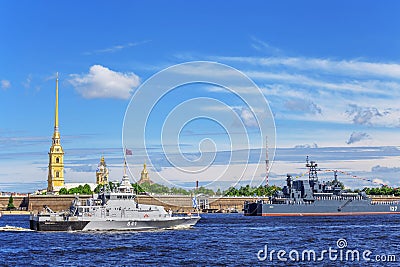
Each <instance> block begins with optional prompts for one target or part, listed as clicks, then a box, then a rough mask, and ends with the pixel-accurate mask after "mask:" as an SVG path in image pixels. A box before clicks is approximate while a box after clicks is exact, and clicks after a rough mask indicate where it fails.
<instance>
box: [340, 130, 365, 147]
mask: <svg viewBox="0 0 400 267" xmlns="http://www.w3.org/2000/svg"><path fill="white" fill-rule="evenodd" d="M365 139H370V136H369V134H367V133H363V132H352V134H351V135H350V138H349V140H347V142H346V144H348V145H350V144H354V143H357V142H360V141H361V140H365Z"/></svg>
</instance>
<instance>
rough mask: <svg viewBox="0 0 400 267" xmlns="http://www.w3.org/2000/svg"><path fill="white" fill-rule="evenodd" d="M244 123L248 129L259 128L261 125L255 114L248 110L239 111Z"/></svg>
mask: <svg viewBox="0 0 400 267" xmlns="http://www.w3.org/2000/svg"><path fill="white" fill-rule="evenodd" d="M237 112H238V114H239V116H240V118H241V119H242V122H243V123H244V125H246V126H247V127H258V126H259V124H258V123H257V121H256V119H255V117H254V114H253V113H252V112H251V111H250V110H249V109H248V108H241V109H240V110H237Z"/></svg>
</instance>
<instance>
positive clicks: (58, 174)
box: [47, 73, 64, 193]
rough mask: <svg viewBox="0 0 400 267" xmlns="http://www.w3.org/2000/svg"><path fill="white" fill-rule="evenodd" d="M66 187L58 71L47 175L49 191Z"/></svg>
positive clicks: (56, 190)
mask: <svg viewBox="0 0 400 267" xmlns="http://www.w3.org/2000/svg"><path fill="white" fill-rule="evenodd" d="M63 187H64V151H63V148H62V146H61V143H60V132H59V130H58V73H57V78H56V108H55V116H54V133H53V138H52V144H51V147H50V152H49V172H48V175H47V192H53V193H55V192H58V191H59V190H60V189H61V188H63Z"/></svg>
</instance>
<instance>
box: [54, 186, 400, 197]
mask: <svg viewBox="0 0 400 267" xmlns="http://www.w3.org/2000/svg"><path fill="white" fill-rule="evenodd" d="M118 186H119V184H115V183H112V182H110V183H109V184H108V185H107V187H108V188H109V189H111V190H113V189H114V188H116V187H118ZM132 186H133V188H134V190H135V192H136V194H145V193H153V194H172V195H186V196H189V195H198V194H205V195H209V196H215V195H217V196H231V197H234V196H272V195H273V194H274V193H275V192H277V191H280V190H282V188H280V187H278V186H276V185H271V186H265V185H260V186H258V187H257V186H250V185H245V186H241V187H240V188H236V187H233V186H231V187H229V188H228V189H227V190H224V191H221V190H220V189H218V190H217V191H215V192H214V191H213V190H212V189H208V188H205V187H203V186H201V187H199V188H198V189H192V190H185V189H183V188H177V187H168V186H165V185H161V184H157V183H154V184H150V183H147V182H146V183H143V184H140V185H139V184H137V183H133V184H132ZM343 187H344V186H343ZM102 188H103V185H98V186H97V187H96V188H95V189H94V191H92V190H91V188H90V186H89V185H88V184H85V185H83V186H82V185H79V186H78V187H74V188H70V189H68V190H67V189H66V188H61V189H60V191H59V194H60V195H73V194H82V195H91V194H93V193H99V192H100V191H101V190H102ZM349 191H352V192H361V191H365V193H366V194H367V195H394V196H400V188H393V187H389V186H382V187H380V188H378V187H372V188H369V187H365V188H364V189H363V190H360V189H355V190H349Z"/></svg>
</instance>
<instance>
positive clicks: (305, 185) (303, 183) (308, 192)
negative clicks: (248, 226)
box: [243, 157, 400, 216]
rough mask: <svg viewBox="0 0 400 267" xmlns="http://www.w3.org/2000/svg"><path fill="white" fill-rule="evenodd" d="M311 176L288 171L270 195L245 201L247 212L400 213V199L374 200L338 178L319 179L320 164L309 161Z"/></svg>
mask: <svg viewBox="0 0 400 267" xmlns="http://www.w3.org/2000/svg"><path fill="white" fill-rule="evenodd" d="M306 167H307V168H308V169H309V171H308V180H294V179H293V177H292V176H290V175H287V178H286V186H284V187H283V189H282V191H278V192H276V193H275V194H274V195H273V196H271V197H269V198H267V199H258V200H256V201H254V202H250V201H246V202H245V203H244V209H243V211H244V215H247V216H331V215H379V214H400V202H399V201H386V202H374V201H373V200H372V199H371V198H370V197H368V196H367V194H366V193H365V192H363V191H362V192H359V193H353V192H347V191H346V190H344V189H343V188H342V187H341V183H340V182H339V181H338V179H337V172H336V171H335V172H334V180H333V181H329V182H321V181H319V180H318V173H317V172H318V164H317V163H315V162H314V161H309V160H308V157H307V163H306Z"/></svg>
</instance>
